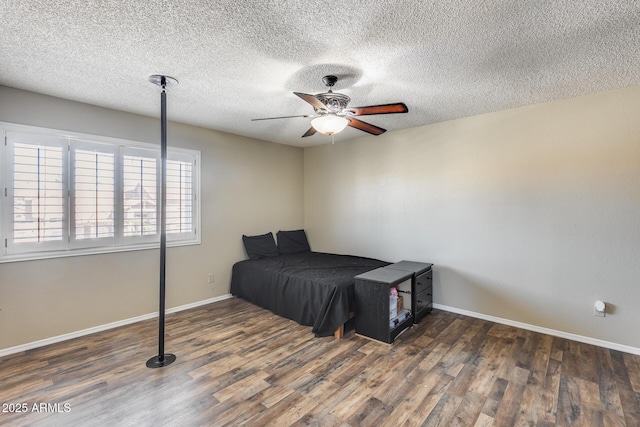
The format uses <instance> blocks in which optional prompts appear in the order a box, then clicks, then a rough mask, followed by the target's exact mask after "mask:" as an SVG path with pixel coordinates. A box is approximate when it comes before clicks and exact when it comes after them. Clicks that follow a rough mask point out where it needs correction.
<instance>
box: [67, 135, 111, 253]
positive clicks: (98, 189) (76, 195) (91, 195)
mask: <svg viewBox="0 0 640 427" xmlns="http://www.w3.org/2000/svg"><path fill="white" fill-rule="evenodd" d="M71 147H72V149H71V176H72V179H71V190H72V194H73V198H72V206H73V209H72V210H71V212H72V221H71V222H72V224H73V226H72V228H71V237H72V241H74V242H75V243H76V245H77V246H95V245H112V244H114V243H115V221H116V214H115V209H116V207H115V166H116V147H113V146H108V145H101V144H90V143H73V144H72V146H71Z"/></svg>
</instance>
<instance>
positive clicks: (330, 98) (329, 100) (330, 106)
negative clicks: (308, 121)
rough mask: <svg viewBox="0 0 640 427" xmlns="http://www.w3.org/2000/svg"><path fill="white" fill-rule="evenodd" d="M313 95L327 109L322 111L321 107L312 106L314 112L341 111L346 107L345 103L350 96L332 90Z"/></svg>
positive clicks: (335, 112)
mask: <svg viewBox="0 0 640 427" xmlns="http://www.w3.org/2000/svg"><path fill="white" fill-rule="evenodd" d="M314 97H315V98H316V99H317V100H318V101H320V102H322V103H323V104H324V105H325V106H326V107H327V111H322V110H321V109H319V108H315V107H314V110H315V112H316V114H325V113H334V114H338V113H342V110H344V109H345V108H347V104H349V101H351V98H349V97H348V96H347V95H343V94H341V93H334V92H327V93H319V94H317V95H314Z"/></svg>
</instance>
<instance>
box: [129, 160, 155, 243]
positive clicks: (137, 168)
mask: <svg viewBox="0 0 640 427" xmlns="http://www.w3.org/2000/svg"><path fill="white" fill-rule="evenodd" d="M137 151H138V152H137V153H135V154H125V155H124V156H123V159H124V160H123V190H124V191H123V194H122V196H123V207H124V237H141V238H143V237H145V236H146V237H148V236H152V237H153V236H156V235H157V234H158V216H159V215H158V200H157V194H158V173H159V168H158V153H154V152H152V151H150V150H147V151H146V152H143V151H140V150H137ZM127 152H130V150H127Z"/></svg>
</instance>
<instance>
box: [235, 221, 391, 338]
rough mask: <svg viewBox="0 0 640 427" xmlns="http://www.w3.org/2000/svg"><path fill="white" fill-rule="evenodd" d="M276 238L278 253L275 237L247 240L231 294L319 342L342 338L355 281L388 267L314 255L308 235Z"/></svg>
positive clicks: (381, 263)
mask: <svg viewBox="0 0 640 427" xmlns="http://www.w3.org/2000/svg"><path fill="white" fill-rule="evenodd" d="M277 236H278V245H277V247H276V245H275V241H274V239H273V234H272V233H267V234H265V235H260V236H243V241H244V243H245V248H246V249H247V254H248V255H249V259H248V260H244V261H240V262H237V263H235V264H234V266H233V269H232V275H231V294H233V295H234V296H236V297H239V298H242V299H244V300H247V301H249V302H251V303H253V304H256V305H258V306H260V307H263V308H266V309H268V310H270V311H271V312H273V313H275V314H277V315H279V316H282V317H286V318H288V319H291V320H295V321H296V322H298V323H299V324H301V325H305V326H312V332H313V333H315V334H316V336H318V337H324V336H331V335H335V336H336V337H338V338H339V337H340V336H341V333H342V331H343V325H344V324H345V322H347V321H348V320H349V318H350V314H351V313H353V309H354V305H355V304H354V282H355V280H354V277H355V276H357V275H358V274H361V273H364V272H367V271H370V270H374V269H376V268H379V267H384V266H386V265H389V263H388V262H385V261H380V260H377V259H372V258H363V257H357V256H351V255H338V254H329V253H322V252H312V251H311V250H310V248H309V245H308V243H307V239H306V234H304V230H294V231H279V232H278V233H277ZM271 242H273V244H272V243H271ZM274 248H275V249H274Z"/></svg>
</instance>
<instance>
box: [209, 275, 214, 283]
mask: <svg viewBox="0 0 640 427" xmlns="http://www.w3.org/2000/svg"><path fill="white" fill-rule="evenodd" d="M209 283H213V273H209Z"/></svg>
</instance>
